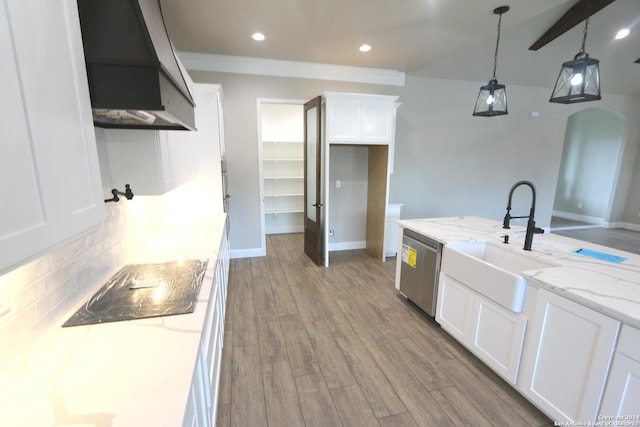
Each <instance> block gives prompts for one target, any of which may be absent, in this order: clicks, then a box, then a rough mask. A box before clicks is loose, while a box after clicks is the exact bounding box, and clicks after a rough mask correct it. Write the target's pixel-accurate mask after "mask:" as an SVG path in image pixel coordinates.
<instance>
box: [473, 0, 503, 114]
mask: <svg viewBox="0 0 640 427" xmlns="http://www.w3.org/2000/svg"><path fill="white" fill-rule="evenodd" d="M508 11H509V6H500V7H497V8H495V9H494V10H493V13H494V14H496V15H500V17H499V18H498V36H497V38H496V51H495V53H494V55H493V75H492V77H491V80H489V84H487V85H484V86H481V87H480V92H478V98H477V99H476V106H475V108H474V109H473V115H474V116H477V117H494V116H504V115H505V114H509V111H508V110H507V89H506V87H505V86H504V85H501V84H499V83H498V79H497V78H496V68H497V66H498V46H499V45H500V24H501V23H502V14H503V13H507V12H508Z"/></svg>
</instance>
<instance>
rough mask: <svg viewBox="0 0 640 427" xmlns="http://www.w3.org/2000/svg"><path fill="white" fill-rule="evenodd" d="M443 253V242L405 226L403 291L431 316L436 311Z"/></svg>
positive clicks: (401, 276)
mask: <svg viewBox="0 0 640 427" xmlns="http://www.w3.org/2000/svg"><path fill="white" fill-rule="evenodd" d="M441 256H442V243H440V242H438V241H436V240H433V239H430V238H428V237H425V236H422V235H420V234H418V233H415V232H413V231H411V230H407V229H405V230H404V234H403V236H402V268H401V270H400V293H401V294H402V295H404V296H405V297H407V298H408V299H410V300H411V301H413V302H414V303H415V304H416V305H417V306H418V307H420V308H421V309H423V310H424V311H425V312H426V313H427V314H428V315H429V316H435V314H436V297H437V295H438V275H439V274H440V258H441Z"/></svg>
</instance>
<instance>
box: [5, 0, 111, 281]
mask: <svg viewBox="0 0 640 427" xmlns="http://www.w3.org/2000/svg"><path fill="white" fill-rule="evenodd" d="M0 54H1V57H2V61H0V85H1V86H2V97H3V102H2V104H1V106H0V110H1V117H2V144H0V170H1V171H2V172H1V174H2V179H1V180H0V188H1V190H0V197H1V198H2V200H3V201H4V202H3V203H4V205H5V209H3V218H2V221H1V222H0V271H2V270H6V269H8V268H10V267H11V266H14V265H16V264H17V263H19V262H21V261H23V260H26V259H28V258H30V257H33V256H35V255H36V254H38V253H40V252H42V251H44V250H45V249H48V248H50V247H52V246H54V245H55V244H57V243H59V242H61V241H63V240H66V239H67V238H69V237H71V236H73V235H74V234H76V233H79V232H81V231H83V230H85V229H87V228H89V227H91V226H93V225H95V224H98V223H100V222H101V221H102V219H103V217H104V201H103V195H102V189H101V183H100V172H99V168H98V158H97V151H96V143H95V135H94V132H93V119H92V116H91V105H90V98H89V91H88V85H87V77H86V72H85V67H84V56H83V50H82V41H81V37H80V25H79V21H78V12H77V6H76V3H75V1H74V0H61V1H52V2H42V1H37V0H8V1H5V2H3V3H2V4H1V5H0Z"/></svg>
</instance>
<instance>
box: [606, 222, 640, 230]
mask: <svg viewBox="0 0 640 427" xmlns="http://www.w3.org/2000/svg"><path fill="white" fill-rule="evenodd" d="M605 227H607V228H624V229H625V230H632V231H640V224H633V223H631V222H621V221H617V222H607V223H606V225H605Z"/></svg>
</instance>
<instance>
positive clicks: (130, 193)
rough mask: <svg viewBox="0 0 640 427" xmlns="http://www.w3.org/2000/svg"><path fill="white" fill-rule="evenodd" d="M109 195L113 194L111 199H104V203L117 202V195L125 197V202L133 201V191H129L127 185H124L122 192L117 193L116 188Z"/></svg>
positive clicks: (129, 188) (118, 198)
mask: <svg viewBox="0 0 640 427" xmlns="http://www.w3.org/2000/svg"><path fill="white" fill-rule="evenodd" d="M111 194H113V197H112V198H110V199H104V202H105V203H108V202H117V201H119V200H120V197H118V195H120V196H124V197H126V199H127V200H131V199H133V191H131V187H130V186H129V184H125V185H124V192H122V191H118V189H117V188H114V189H113V190H111Z"/></svg>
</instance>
